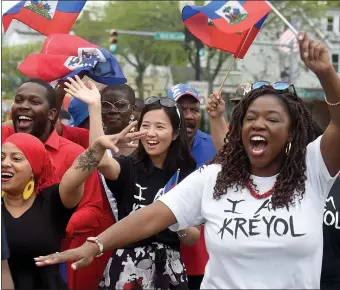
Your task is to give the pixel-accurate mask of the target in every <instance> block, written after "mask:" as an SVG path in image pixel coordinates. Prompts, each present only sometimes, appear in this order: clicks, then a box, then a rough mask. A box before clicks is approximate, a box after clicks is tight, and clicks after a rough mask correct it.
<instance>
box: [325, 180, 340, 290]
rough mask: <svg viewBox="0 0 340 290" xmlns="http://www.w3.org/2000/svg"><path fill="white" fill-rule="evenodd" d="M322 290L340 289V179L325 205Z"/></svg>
mask: <svg viewBox="0 0 340 290" xmlns="http://www.w3.org/2000/svg"><path fill="white" fill-rule="evenodd" d="M321 289H340V177H338V178H337V180H336V181H335V183H334V185H333V187H332V189H331V191H330V193H329V195H328V198H327V201H326V205H325V212H324V222H323V261H322V271H321Z"/></svg>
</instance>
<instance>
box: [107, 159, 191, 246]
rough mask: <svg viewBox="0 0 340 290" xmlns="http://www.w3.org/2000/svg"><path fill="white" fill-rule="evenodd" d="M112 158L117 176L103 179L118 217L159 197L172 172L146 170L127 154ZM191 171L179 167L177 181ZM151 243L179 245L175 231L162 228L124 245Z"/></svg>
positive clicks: (157, 169) (124, 215)
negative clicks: (151, 234)
mask: <svg viewBox="0 0 340 290" xmlns="http://www.w3.org/2000/svg"><path fill="white" fill-rule="evenodd" d="M116 160H117V162H118V163H119V164H120V168H121V171H120V174H119V177H118V179H117V180H114V181H113V180H110V179H105V181H106V184H107V186H108V187H109V189H110V190H111V192H113V193H114V195H115V198H116V200H117V208H118V219H119V220H121V219H123V218H124V217H126V216H128V215H129V214H130V213H131V212H132V211H136V210H138V209H140V208H142V207H144V206H146V205H149V204H152V203H153V202H154V200H155V197H156V196H157V194H158V196H159V194H160V193H161V191H162V190H163V188H164V187H165V185H166V184H167V183H168V181H169V180H170V178H171V177H172V176H173V175H174V174H175V172H167V171H165V170H162V169H159V168H156V167H153V168H152V171H151V173H147V172H146V171H145V169H144V167H143V164H142V163H141V162H137V161H136V160H135V159H134V157H131V156H128V157H125V156H120V157H118V158H116ZM192 171H193V170H191V169H181V171H180V175H179V179H178V182H180V181H181V180H183V179H184V178H185V177H186V176H187V175H189V174H190V173H191V172H192ZM170 194H171V192H170ZM155 218H157V217H155ZM151 242H159V243H163V244H165V245H168V246H170V247H172V248H173V249H176V250H179V245H180V244H179V239H178V236H177V234H176V233H174V232H172V231H170V230H168V229H166V230H164V231H162V232H161V233H159V234H157V235H155V236H153V237H151V238H148V239H146V240H143V241H140V242H138V243H134V244H132V245H129V246H127V247H125V248H135V247H140V246H146V245H148V244H150V243H151Z"/></svg>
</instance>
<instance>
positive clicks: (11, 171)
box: [1, 143, 33, 195]
mask: <svg viewBox="0 0 340 290" xmlns="http://www.w3.org/2000/svg"><path fill="white" fill-rule="evenodd" d="M32 177H33V173H32V168H31V165H30V164H29V162H28V160H27V159H26V157H25V155H24V154H23V153H22V152H21V151H20V150H19V149H18V148H17V147H16V146H15V145H13V144H12V143H5V144H3V145H2V153H1V186H2V190H3V191H4V192H6V193H7V194H10V195H22V192H23V190H24V188H25V186H26V185H27V183H28V182H29V180H30V179H31V178H32Z"/></svg>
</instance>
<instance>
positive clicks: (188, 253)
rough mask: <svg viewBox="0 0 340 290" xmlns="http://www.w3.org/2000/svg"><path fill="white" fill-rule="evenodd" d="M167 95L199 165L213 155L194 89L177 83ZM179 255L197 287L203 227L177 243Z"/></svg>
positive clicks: (203, 257) (202, 265)
mask: <svg viewBox="0 0 340 290" xmlns="http://www.w3.org/2000/svg"><path fill="white" fill-rule="evenodd" d="M168 97H169V98H173V99H174V100H175V101H176V102H177V103H178V104H179V105H180V106H181V108H182V109H183V113H184V118H185V125H186V128H187V134H188V139H189V146H190V148H191V154H192V156H193V157H194V158H195V160H196V163H197V166H198V167H199V166H201V165H203V164H204V163H205V162H207V161H208V160H210V159H211V158H213V157H214V156H215V154H216V151H215V148H214V144H213V141H212V138H211V136H210V135H208V134H206V133H203V132H202V131H201V130H200V129H199V126H200V122H201V109H200V99H199V96H198V92H197V90H196V89H195V88H194V87H192V86H190V85H187V84H177V85H175V86H173V87H172V88H170V89H169V90H168ZM181 254H182V258H183V262H184V264H185V267H186V269H187V273H188V282H189V283H188V284H189V288H190V289H199V288H200V286H201V282H202V279H203V276H204V269H205V265H206V264H207V262H208V254H207V250H206V246H205V242H204V231H203V230H201V237H200V240H199V241H198V242H197V243H196V244H195V245H194V246H191V247H187V246H183V245H181Z"/></svg>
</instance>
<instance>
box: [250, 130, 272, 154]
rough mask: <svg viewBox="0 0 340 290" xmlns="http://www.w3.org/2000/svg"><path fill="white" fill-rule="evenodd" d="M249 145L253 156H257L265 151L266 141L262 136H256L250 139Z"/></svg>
mask: <svg viewBox="0 0 340 290" xmlns="http://www.w3.org/2000/svg"><path fill="white" fill-rule="evenodd" d="M250 144H251V151H252V153H253V155H256V156H259V155H262V154H263V153H264V151H265V150H266V148H267V146H268V141H267V139H266V138H264V137H263V136H259V135H256V136H252V137H251V138H250Z"/></svg>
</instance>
